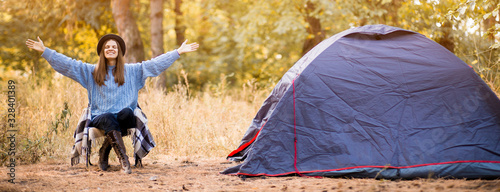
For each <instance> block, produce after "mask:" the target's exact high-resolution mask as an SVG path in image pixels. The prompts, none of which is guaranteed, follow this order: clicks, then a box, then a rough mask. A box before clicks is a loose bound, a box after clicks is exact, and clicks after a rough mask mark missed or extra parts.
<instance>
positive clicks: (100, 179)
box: [0, 158, 500, 192]
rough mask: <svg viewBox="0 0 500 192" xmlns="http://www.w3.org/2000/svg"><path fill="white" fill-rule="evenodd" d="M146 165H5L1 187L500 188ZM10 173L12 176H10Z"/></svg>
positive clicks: (180, 163)
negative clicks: (245, 174)
mask: <svg viewBox="0 0 500 192" xmlns="http://www.w3.org/2000/svg"><path fill="white" fill-rule="evenodd" d="M143 163H144V168H133V169H132V174H130V175H127V174H124V173H123V172H122V171H121V170H120V168H119V166H118V162H116V161H111V162H110V164H111V168H110V170H108V171H105V172H103V171H100V170H99V169H98V168H97V166H91V167H90V168H89V169H86V167H85V165H82V164H79V165H77V166H73V167H71V166H70V165H69V162H63V161H46V162H43V163H38V164H34V165H21V166H16V172H15V174H16V176H15V182H16V184H11V183H9V182H8V181H7V179H8V175H7V171H8V170H7V167H1V171H0V173H1V175H2V178H4V179H2V180H1V181H0V191H127V192H131V191H363V192H364V191H425V192H427V191H474V192H476V191H500V180H464V179H416V180H395V181H391V180H375V179H352V178H347V179H346V178H322V179H318V178H302V177H297V176H290V177H253V178H246V179H242V178H240V177H237V176H228V175H221V174H219V172H220V171H222V170H224V169H225V168H227V167H230V166H234V165H236V164H235V163H233V162H228V161H226V160H225V159H224V158H212V159H191V158H176V159H171V158H163V159H162V158H156V159H147V158H146V159H145V160H144V162H143ZM6 175H7V176H6Z"/></svg>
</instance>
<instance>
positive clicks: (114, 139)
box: [107, 131, 132, 174]
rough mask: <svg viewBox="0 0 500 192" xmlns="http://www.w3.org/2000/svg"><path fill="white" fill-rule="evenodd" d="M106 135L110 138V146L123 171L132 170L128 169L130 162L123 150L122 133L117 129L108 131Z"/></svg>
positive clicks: (128, 172) (129, 171)
mask: <svg viewBox="0 0 500 192" xmlns="http://www.w3.org/2000/svg"><path fill="white" fill-rule="evenodd" d="M107 137H109V138H110V139H111V146H113V149H114V150H115V152H116V155H117V156H118V159H119V160H120V164H121V165H122V169H123V172H125V173H127V174H130V173H132V170H131V169H130V162H129V161H128V156H127V152H126V150H125V145H124V144H123V139H122V133H121V132H119V131H110V132H109V133H108V134H107Z"/></svg>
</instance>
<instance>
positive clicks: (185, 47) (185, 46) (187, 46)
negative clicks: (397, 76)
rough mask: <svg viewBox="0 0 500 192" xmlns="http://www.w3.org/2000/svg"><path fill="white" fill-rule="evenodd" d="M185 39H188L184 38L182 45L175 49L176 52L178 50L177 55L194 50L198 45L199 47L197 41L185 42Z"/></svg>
mask: <svg viewBox="0 0 500 192" xmlns="http://www.w3.org/2000/svg"><path fill="white" fill-rule="evenodd" d="M187 41H188V40H187V39H186V41H184V43H182V45H181V46H180V47H179V48H178V49H177V52H179V55H180V54H183V53H189V52H193V51H196V50H197V49H198V47H200V44H198V43H191V44H186V43H187Z"/></svg>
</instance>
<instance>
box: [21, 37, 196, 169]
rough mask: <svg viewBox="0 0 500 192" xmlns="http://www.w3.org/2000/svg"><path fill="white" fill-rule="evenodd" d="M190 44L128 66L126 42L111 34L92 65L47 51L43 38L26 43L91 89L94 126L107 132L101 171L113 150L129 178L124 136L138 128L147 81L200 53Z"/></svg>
mask: <svg viewBox="0 0 500 192" xmlns="http://www.w3.org/2000/svg"><path fill="white" fill-rule="evenodd" d="M186 43H187V40H186V41H185V42H184V43H182V45H181V46H180V47H179V48H178V49H177V50H173V51H170V52H167V53H164V54H162V55H160V56H158V57H156V58H153V59H151V60H149V61H144V62H142V63H136V64H125V60H124V57H123V56H124V55H125V52H126V46H125V42H124V41H123V39H122V38H121V37H120V36H118V35H114V34H107V35H104V36H103V37H101V39H100V40H99V43H98V44H97V54H98V55H99V60H98V62H97V64H96V65H92V64H87V63H83V62H81V61H77V60H74V59H71V58H69V57H67V56H65V55H63V54H60V53H57V52H56V51H54V50H52V49H49V48H47V47H45V46H44V44H43V42H42V40H41V39H40V37H38V41H34V40H31V39H28V40H27V41H26V45H27V46H28V48H30V49H34V50H36V51H39V52H43V54H42V57H43V58H45V59H46V60H47V61H48V62H49V63H50V65H51V66H52V68H54V70H56V71H57V72H59V73H61V74H63V75H64V76H67V77H69V78H71V79H73V80H75V81H77V82H78V83H80V84H81V85H82V86H83V87H84V88H85V89H87V93H88V94H89V102H90V110H91V116H92V119H91V122H90V126H92V127H96V128H98V129H102V130H104V132H105V135H106V139H105V141H104V143H103V145H102V147H101V149H100V150H99V163H98V165H99V169H101V170H103V171H105V170H106V169H107V168H108V167H109V165H108V157H109V152H110V151H111V148H113V149H114V150H115V152H116V154H117V156H118V158H119V160H120V164H121V166H122V169H123V171H124V172H125V173H128V174H130V173H131V172H132V171H131V169H130V162H129V161H128V157H127V154H126V151H125V146H124V144H123V139H122V135H125V134H126V133H127V128H131V127H134V126H135V117H134V114H133V111H134V110H135V108H136V107H137V98H138V94H139V90H140V89H141V88H142V87H144V84H145V81H146V79H147V77H155V76H158V75H160V74H161V73H162V72H163V71H164V70H166V69H167V68H168V67H170V65H171V64H172V63H173V62H174V61H176V60H177V59H178V58H179V57H180V55H181V54H183V53H188V52H193V51H196V50H197V49H198V47H199V45H198V44H197V43H191V44H186Z"/></svg>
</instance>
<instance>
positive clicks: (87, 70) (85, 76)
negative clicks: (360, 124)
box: [42, 48, 95, 89]
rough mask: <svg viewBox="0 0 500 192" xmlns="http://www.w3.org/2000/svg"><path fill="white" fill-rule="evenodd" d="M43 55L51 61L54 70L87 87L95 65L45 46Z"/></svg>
mask: <svg viewBox="0 0 500 192" xmlns="http://www.w3.org/2000/svg"><path fill="white" fill-rule="evenodd" d="M42 57H43V58H45V60H47V61H48V62H49V64H50V65H51V66H52V68H54V70H56V71H57V72H59V73H61V74H62V75H64V76H66V77H69V78H71V79H73V80H75V81H76V82H78V83H80V84H81V85H82V86H83V87H84V88H85V89H87V86H88V85H87V84H88V82H89V78H92V71H93V70H94V67H95V66H94V65H91V64H87V63H83V62H81V61H77V60H75V59H72V58H70V57H68V56H66V55H63V54H61V53H57V52H56V51H54V50H52V49H49V48H45V51H44V52H43V54H42Z"/></svg>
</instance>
